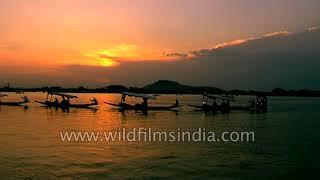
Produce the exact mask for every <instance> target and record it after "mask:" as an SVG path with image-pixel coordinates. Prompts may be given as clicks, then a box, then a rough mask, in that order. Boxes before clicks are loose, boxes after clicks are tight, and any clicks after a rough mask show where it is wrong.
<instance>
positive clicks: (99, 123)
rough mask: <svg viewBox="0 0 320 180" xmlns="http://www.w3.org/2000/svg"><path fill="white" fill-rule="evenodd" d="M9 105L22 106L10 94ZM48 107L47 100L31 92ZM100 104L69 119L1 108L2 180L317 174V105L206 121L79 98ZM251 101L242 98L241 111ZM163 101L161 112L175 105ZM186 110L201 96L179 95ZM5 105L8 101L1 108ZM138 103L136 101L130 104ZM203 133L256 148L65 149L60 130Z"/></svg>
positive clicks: (84, 145) (110, 145)
mask: <svg viewBox="0 0 320 180" xmlns="http://www.w3.org/2000/svg"><path fill="white" fill-rule="evenodd" d="M9 95H10V96H9V97H8V100H18V99H19V98H18V96H19V95H16V94H13V93H9ZM25 95H27V96H28V97H29V99H30V100H32V101H35V100H43V99H45V97H46V96H45V94H43V93H26V94H25ZM76 95H77V96H79V99H80V100H83V101H84V102H85V101H88V100H89V99H91V98H92V97H96V98H97V100H98V101H99V102H100V103H101V104H100V106H99V107H98V110H97V111H94V110H90V109H71V110H70V111H69V112H62V111H61V110H58V111H56V110H55V109H47V108H43V107H41V106H40V105H38V104H36V103H29V108H28V109H25V108H23V107H6V106H1V107H0V144H1V147H0V177H2V178H4V179H57V178H69V177H72V178H77V179H107V178H108V179H126V178H131V179H142V178H144V179H149V178H156V179H158V178H176V179H182V178H184V179H193V178H211V179H271V178H272V179H305V178H307V177H308V175H315V174H317V170H318V169H319V167H320V165H319V164H318V162H319V160H320V159H319V158H320V155H319V152H320V151H319V150H320V148H319V147H320V145H319V142H320V141H319V140H320V136H319V134H318V131H319V129H320V119H319V117H320V111H319V110H320V99H319V98H296V97H271V98H269V112H268V113H265V114H250V113H248V112H242V111H235V112H232V113H230V114H220V113H218V114H210V113H209V114H203V113H202V112H200V111H195V110H194V109H193V108H191V107H187V106H183V107H182V108H181V110H180V111H179V112H172V111H165V112H156V111H155V112H149V114H148V115H143V114H140V113H134V112H127V113H124V114H123V113H120V112H119V111H118V110H116V109H114V108H112V107H110V106H107V105H105V104H102V103H103V102H118V101H119V100H120V95H117V94H76ZM247 98H248V97H237V99H238V101H237V102H238V103H240V104H244V103H245V102H246V100H247ZM175 99H176V96H175V95H169V96H166V95H163V96H160V97H159V98H158V100H157V103H158V104H160V105H165V104H171V103H174V102H175ZM178 99H179V100H180V102H181V104H182V105H186V104H200V103H201V99H202V98H201V96H195V95H194V96H191V95H184V96H178ZM4 100H5V99H3V101H4ZM131 100H132V101H133V99H131ZM139 127H145V128H153V129H157V130H173V129H178V128H179V129H184V130H192V129H198V128H205V129H206V130H212V131H216V132H222V131H230V132H231V131H237V132H238V131H253V132H254V133H255V141H254V142H121V141H116V142H112V141H108V142H100V141H99V142H62V141H61V138H60V135H59V132H60V131H97V132H98V131H99V132H102V131H115V130H117V129H119V128H139Z"/></svg>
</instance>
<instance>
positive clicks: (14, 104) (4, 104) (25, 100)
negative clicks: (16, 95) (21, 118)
mask: <svg viewBox="0 0 320 180" xmlns="http://www.w3.org/2000/svg"><path fill="white" fill-rule="evenodd" d="M6 96H8V95H6V94H0V105H1V106H24V105H26V104H27V103H28V102H30V101H29V99H28V98H27V96H23V97H21V98H22V99H23V101H18V102H8V101H7V102H6V101H1V98H4V97H6Z"/></svg>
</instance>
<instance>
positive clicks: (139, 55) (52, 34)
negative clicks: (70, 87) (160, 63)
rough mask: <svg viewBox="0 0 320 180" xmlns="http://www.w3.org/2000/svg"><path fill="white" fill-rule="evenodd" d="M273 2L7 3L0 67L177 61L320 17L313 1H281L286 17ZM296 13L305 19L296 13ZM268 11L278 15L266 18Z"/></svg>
mask: <svg viewBox="0 0 320 180" xmlns="http://www.w3.org/2000/svg"><path fill="white" fill-rule="evenodd" d="M275 2H277V1H271V2H262V1H260V2H257V1H251V0H248V1H245V2H242V3H240V2H232V3H230V2H225V1H220V0H201V1H192V0H183V1H182V0H177V1H169V0H163V1H156V0H139V1H134V2H133V1H126V0H120V1H115V0H110V1H103V0H91V1H89V0H87V1H86V0H77V1H75V0H55V1H40V0H26V1H22V0H1V1H0V27H1V28H0V62H1V63H2V64H11V65H12V64H16V65H21V64H33V65H43V66H47V65H74V64H77V65H94V66H115V65H119V64H121V61H144V60H148V61H150V60H174V59H176V58H177V57H174V56H170V57H169V56H167V55H166V54H170V53H177V52H179V53H188V52H190V51H192V50H196V49H201V48H210V47H217V46H219V44H223V43H224V42H227V41H232V40H235V39H246V38H250V37H255V36H256V35H260V34H265V33H268V32H274V31H279V30H287V29H288V30H290V29H293V30H295V29H299V28H300V27H306V26H307V25H306V24H310V23H313V22H316V21H317V20H318V19H319V18H317V17H318V16H313V15H314V13H316V11H312V10H313V8H312V7H313V6H311V5H310V4H309V5H308V8H309V9H307V8H304V7H303V6H304V3H302V1H297V0H294V2H296V4H295V3H290V4H286V3H288V2H286V1H284V2H280V5H281V4H282V5H287V10H286V11H284V12H283V9H281V8H277V7H278V6H279V4H275ZM290 2H292V1H290ZM312 3H316V1H315V2H312ZM312 3H311V4H312ZM292 4H293V5H292ZM262 6H263V7H265V8H261V7H262ZM298 8H299V9H300V10H299V12H300V14H297V12H294V10H298ZM270 9H273V11H274V15H273V14H269V15H266V12H268V11H269V10H270ZM290 11H293V12H292V13H291V12H290ZM307 12H308V13H307ZM303 13H304V14H305V15H304V16H305V19H303V18H301V17H300V19H301V20H304V21H298V22H295V23H292V22H293V21H296V19H295V18H296V17H295V15H294V14H297V16H301V14H303ZM276 15H277V17H278V18H277V20H276V19H275V18H274V17H273V16H276ZM253 16H254V18H253ZM235 17H237V18H235ZM310 17H312V18H310ZM306 20H307V21H306ZM261 25H264V26H261ZM302 25H303V26H302ZM234 42H236V41H234Z"/></svg>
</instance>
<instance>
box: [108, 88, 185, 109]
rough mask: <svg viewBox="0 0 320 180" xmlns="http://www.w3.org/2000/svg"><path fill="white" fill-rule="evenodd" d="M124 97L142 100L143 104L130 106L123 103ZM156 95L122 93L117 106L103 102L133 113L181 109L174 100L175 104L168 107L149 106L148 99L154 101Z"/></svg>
mask: <svg viewBox="0 0 320 180" xmlns="http://www.w3.org/2000/svg"><path fill="white" fill-rule="evenodd" d="M126 96H133V97H136V98H142V99H143V102H142V103H141V104H135V105H131V104H128V103H125V100H126ZM156 97H157V96H156V95H149V94H136V93H131V92H123V93H122V99H121V102H120V103H118V104H114V103H108V102H105V104H108V105H110V106H114V107H118V108H119V109H121V110H134V111H168V110H174V109H176V108H179V107H181V106H180V105H179V101H178V100H176V103H175V104H173V105H170V106H149V105H148V100H149V99H154V100H155V99H156Z"/></svg>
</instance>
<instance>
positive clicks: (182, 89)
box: [141, 80, 224, 94]
mask: <svg viewBox="0 0 320 180" xmlns="http://www.w3.org/2000/svg"><path fill="white" fill-rule="evenodd" d="M141 90H142V91H144V92H149V93H167V94H171V93H187V94H201V93H204V92H210V93H217V94H220V93H223V92H224V90H222V89H219V88H216V87H209V86H189V85H183V84H180V83H178V82H175V81H169V80H159V81H157V82H155V83H152V84H149V85H147V86H144V87H143V88H141Z"/></svg>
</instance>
